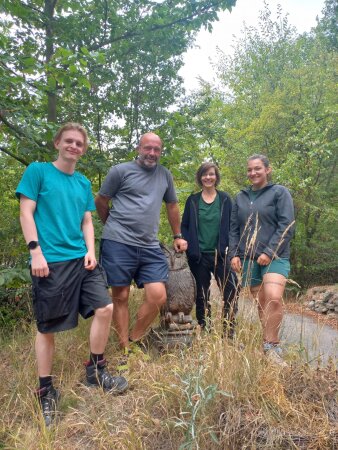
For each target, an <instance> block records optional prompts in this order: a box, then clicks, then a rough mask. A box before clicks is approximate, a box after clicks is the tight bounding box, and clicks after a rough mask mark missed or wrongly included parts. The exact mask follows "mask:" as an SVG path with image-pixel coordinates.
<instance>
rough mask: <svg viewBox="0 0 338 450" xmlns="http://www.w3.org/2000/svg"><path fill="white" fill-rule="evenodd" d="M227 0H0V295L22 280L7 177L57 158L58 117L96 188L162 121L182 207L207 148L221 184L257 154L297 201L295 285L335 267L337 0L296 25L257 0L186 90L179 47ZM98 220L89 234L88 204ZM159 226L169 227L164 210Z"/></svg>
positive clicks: (238, 180)
mask: <svg viewBox="0 0 338 450" xmlns="http://www.w3.org/2000/svg"><path fill="white" fill-rule="evenodd" d="M235 3H236V1H235V0H205V1H199V2H192V1H186V2H182V1H178V0H164V1H161V2H158V1H147V0H140V1H137V2H135V1H125V0H123V1H119V0H116V1H113V2H107V1H105V0H84V1H79V0H73V1H69V0H31V1H23V0H14V1H13V0H11V1H9V0H3V1H2V3H1V5H0V29H1V33H0V79H1V83H0V170H1V177H0V190H1V193H2V194H1V197H2V200H1V213H2V214H1V216H2V218H1V222H0V242H1V251H0V296H1V299H2V300H6V299H7V298H9V297H8V296H11V295H12V294H13V292H14V294H13V295H15V296H16V295H17V292H18V291H17V289H21V288H22V287H23V286H25V285H26V283H27V282H29V274H28V269H27V257H28V255H27V250H26V246H25V242H24V240H23V237H22V233H21V229H20V224H19V218H18V216H19V205H18V201H17V200H16V198H15V196H14V192H15V188H16V186H17V183H18V180H19V179H20V177H21V175H22V173H23V171H24V170H25V168H26V166H27V165H28V164H29V163H31V162H33V161H52V160H53V159H54V158H55V151H54V149H53V146H52V144H51V140H52V136H53V134H54V132H55V131H56V129H57V128H58V127H59V125H60V124H62V123H64V122H67V121H77V122H80V123H82V124H83V125H84V126H85V127H86V128H87V129H88V131H89V134H90V147H89V150H88V152H87V155H86V156H85V157H84V158H83V159H82V160H81V161H80V163H79V170H80V171H81V172H83V173H84V174H85V175H86V176H87V177H88V178H89V179H90V180H91V182H92V184H93V191H94V193H96V192H97V191H98V189H99V187H100V184H101V182H102V180H103V178H104V177H105V175H106V173H107V172H108V170H109V168H110V167H111V166H112V165H113V164H117V163H120V162H123V161H127V160H131V159H133V158H134V157H135V152H134V148H135V145H136V143H137V141H138V139H139V137H140V135H141V134H142V133H143V132H145V131H149V130H151V131H154V132H156V133H158V134H159V135H160V136H161V137H162V139H163V141H164V143H165V149H164V153H163V157H162V160H161V162H162V164H164V165H165V166H166V167H168V168H169V169H170V170H171V172H172V173H173V175H174V178H175V184H176V187H177V191H178V195H179V200H180V206H181V210H182V209H183V207H184V202H185V200H186V198H187V196H188V195H189V194H190V193H191V192H193V191H194V190H195V189H196V186H195V183H194V174H195V172H196V169H197V167H198V166H199V165H200V164H201V162H203V161H204V160H212V161H215V162H216V163H217V164H218V165H219V167H220V170H221V174H222V182H221V185H220V188H221V189H224V190H226V191H228V192H229V193H230V194H231V195H232V196H233V195H235V194H236V192H238V191H239V189H241V188H242V187H243V186H244V185H245V184H246V173H245V168H246V159H247V157H248V156H249V155H251V154H253V153H265V154H267V155H268V156H269V158H270V159H271V161H272V164H273V180H274V182H276V183H281V184H283V185H285V186H286V187H288V188H289V189H290V191H291V193H292V196H293V198H294V202H295V209H296V221H297V229H296V234H295V238H294V240H293V243H292V257H291V263H292V274H291V278H292V279H293V280H295V281H296V282H297V283H298V284H299V285H300V286H301V287H302V288H305V287H307V286H310V285H313V284H326V283H333V282H336V281H337V278H338V269H337V268H338V264H337V263H338V261H337V260H338V256H337V254H338V252H337V250H338V245H337V226H336V224H337V208H336V205H337V171H336V168H337V156H338V152H337V126H336V113H337V100H336V99H337V96H336V80H337V78H336V77H337V1H336V0H326V2H325V6H324V10H323V12H322V17H321V18H320V19H317V25H316V27H315V28H313V29H312V30H311V31H310V32H307V33H303V34H298V33H297V31H296V29H295V28H293V27H292V26H291V25H290V24H289V22H288V19H287V15H286V14H285V12H284V11H282V9H281V7H278V9H277V12H276V11H274V12H272V11H270V9H269V5H268V3H267V4H266V5H265V8H264V9H263V10H262V11H261V13H260V20H259V24H258V26H257V27H244V28H243V32H242V36H243V37H242V38H240V39H237V40H236V42H235V44H234V45H235V49H234V52H233V54H232V55H231V56H229V55H227V54H224V53H222V52H219V59H218V62H217V64H216V66H215V72H216V75H217V77H218V83H217V85H216V86H215V85H211V84H209V83H206V82H205V83H203V82H201V85H200V88H199V89H198V90H197V91H196V92H194V93H190V94H189V95H186V94H185V92H184V89H183V83H182V81H183V80H182V78H181V77H180V76H179V74H178V71H179V69H180V68H181V67H182V64H183V55H184V53H185V52H186V50H187V49H188V48H189V47H190V46H191V45H192V44H193V42H194V39H195V37H196V33H197V32H198V31H199V30H200V29H201V28H203V27H204V28H207V29H209V30H211V29H212V23H213V21H215V20H217V15H218V13H219V12H220V11H222V10H225V9H226V8H228V9H230V8H232V7H235ZM95 226H96V238H97V240H99V238H100V230H101V225H100V223H99V221H98V219H97V217H95ZM160 239H161V240H163V241H167V242H170V241H171V233H170V229H169V227H168V225H167V222H166V219H165V214H163V217H162V219H161V228H160ZM13 289H14V290H13ZM11 293H12V294H11ZM3 314H4V311H2V317H4V315H3Z"/></svg>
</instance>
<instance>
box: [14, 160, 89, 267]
mask: <svg viewBox="0 0 338 450" xmlns="http://www.w3.org/2000/svg"><path fill="white" fill-rule="evenodd" d="M20 194H23V195H25V196H26V197H28V198H30V199H31V200H34V201H35V202H36V209H35V212H34V221H35V225H36V228H37V232H38V240H39V243H40V246H41V250H42V252H43V254H44V257H45V258H46V260H47V262H49V263H52V262H59V261H68V260H71V259H76V258H82V257H83V256H84V255H85V254H86V253H87V247H86V243H85V241H84V238H83V233H82V229H81V225H82V220H83V216H84V214H85V212H86V211H95V204H94V199H93V194H92V190H91V184H90V181H89V180H88V179H87V178H86V177H85V176H84V175H82V174H80V173H79V172H74V173H73V174H71V175H70V174H67V173H64V172H62V171H61V170H59V169H57V168H56V167H55V166H54V165H53V164H52V163H32V164H30V165H29V166H28V167H27V169H26V171H25V173H24V174H23V176H22V178H21V181H20V183H19V185H18V187H17V189H16V195H17V197H20Z"/></svg>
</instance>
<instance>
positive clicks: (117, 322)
mask: <svg viewBox="0 0 338 450" xmlns="http://www.w3.org/2000/svg"><path fill="white" fill-rule="evenodd" d="M112 290H113V304H114V309H113V322H114V326H115V329H116V332H117V334H118V338H119V342H120V345H121V347H122V348H124V347H128V342H129V334H128V332H129V309H128V298H129V291H130V286H118V287H113V288H112Z"/></svg>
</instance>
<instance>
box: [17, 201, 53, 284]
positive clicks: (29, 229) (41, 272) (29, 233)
mask: <svg viewBox="0 0 338 450" xmlns="http://www.w3.org/2000/svg"><path fill="white" fill-rule="evenodd" d="M35 208H36V202H35V201H34V200H31V199H30V198H28V197H25V196H24V195H22V194H21V196H20V223H21V228H22V232H23V235H24V238H25V241H26V243H27V244H28V243H29V242H30V241H37V240H38V232H37V229H36V225H35V220H34V211H35ZM30 253H31V257H32V261H31V269H32V275H34V276H36V277H48V275H49V267H48V264H47V261H46V258H45V257H44V256H43V253H42V250H41V247H37V248H35V249H34V250H30Z"/></svg>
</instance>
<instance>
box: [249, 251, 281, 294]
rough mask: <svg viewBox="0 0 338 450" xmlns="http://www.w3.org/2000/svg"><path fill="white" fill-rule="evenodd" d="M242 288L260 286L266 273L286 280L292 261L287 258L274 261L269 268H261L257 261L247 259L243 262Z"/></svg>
mask: <svg viewBox="0 0 338 450" xmlns="http://www.w3.org/2000/svg"><path fill="white" fill-rule="evenodd" d="M242 267H243V273H242V286H243V287H245V286H258V285H259V284H262V282H263V276H264V275H265V274H266V273H277V274H279V275H283V276H284V277H285V278H287V277H288V276H289V273H290V261H289V260H288V259H287V258H279V259H273V260H272V261H271V262H270V264H268V265H267V266H260V265H259V264H258V263H257V261H255V260H252V259H246V260H245V261H244V262H243V261H242Z"/></svg>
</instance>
